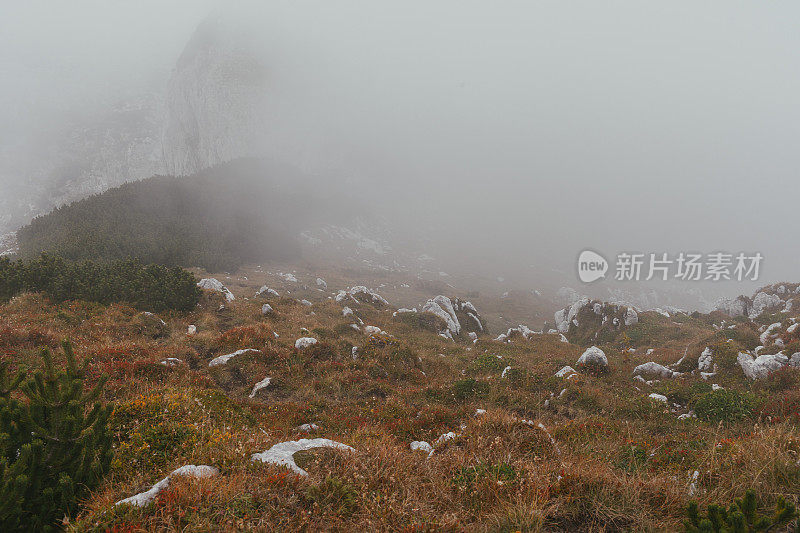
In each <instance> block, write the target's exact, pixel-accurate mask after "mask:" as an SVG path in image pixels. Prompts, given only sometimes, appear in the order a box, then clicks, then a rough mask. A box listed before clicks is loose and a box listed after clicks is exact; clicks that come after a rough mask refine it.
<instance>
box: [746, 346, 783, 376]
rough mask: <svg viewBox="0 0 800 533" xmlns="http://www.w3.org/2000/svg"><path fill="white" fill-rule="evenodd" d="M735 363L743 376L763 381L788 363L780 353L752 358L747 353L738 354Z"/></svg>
mask: <svg viewBox="0 0 800 533" xmlns="http://www.w3.org/2000/svg"><path fill="white" fill-rule="evenodd" d="M737 361H738V363H739V366H741V367H742V371H743V372H744V375H745V376H747V377H748V378H750V379H752V380H756V379H764V378H765V377H767V376H768V375H769V373H770V372H773V371H774V370H778V369H779V368H781V367H782V366H785V365H786V364H788V363H789V358H788V357H786V356H785V355H783V354H780V353H778V354H765V355H759V356H758V357H755V358H754V357H753V356H752V355H750V354H749V353H744V352H740V353H739V356H738V357H737Z"/></svg>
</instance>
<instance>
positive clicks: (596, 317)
mask: <svg viewBox="0 0 800 533" xmlns="http://www.w3.org/2000/svg"><path fill="white" fill-rule="evenodd" d="M554 318H555V323H556V329H557V330H558V331H559V332H560V333H567V332H569V330H570V327H573V326H574V327H576V328H578V327H581V326H586V327H604V326H608V325H611V326H613V327H614V328H621V327H622V326H623V325H624V326H632V325H634V324H638V323H639V315H638V313H637V312H636V310H635V309H634V308H633V307H628V306H620V305H616V304H610V303H606V302H601V301H599V300H590V299H589V298H587V297H583V298H580V299H579V300H577V301H576V302H574V303H573V304H572V305H569V306H567V307H564V308H563V309H560V310H559V311H557V312H556V314H555V316H554ZM581 319H583V321H584V322H587V323H584V324H582V322H581Z"/></svg>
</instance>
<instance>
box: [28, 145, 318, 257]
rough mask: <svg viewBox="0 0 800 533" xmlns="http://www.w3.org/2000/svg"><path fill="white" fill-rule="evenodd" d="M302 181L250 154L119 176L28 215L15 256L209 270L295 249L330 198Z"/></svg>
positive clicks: (291, 254) (290, 253)
mask: <svg viewBox="0 0 800 533" xmlns="http://www.w3.org/2000/svg"><path fill="white" fill-rule="evenodd" d="M303 183H304V180H303V176H302V175H300V174H299V173H298V172H296V171H294V170H292V169H287V168H284V167H280V166H278V165H274V164H270V163H268V162H266V161H263V160H257V159H244V160H237V161H233V162H230V163H226V164H221V165H218V166H216V167H213V168H211V169H208V170H205V171H202V172H200V173H198V174H195V175H193V176H187V177H170V176H156V177H152V178H150V179H146V180H143V181H139V182H134V183H127V184H124V185H122V186H120V187H117V188H114V189H111V190H108V191H106V192H104V193H101V194H98V195H95V196H92V197H90V198H87V199H84V200H80V201H78V202H74V203H72V204H70V205H67V206H63V207H60V208H58V209H55V210H54V211H52V212H51V213H49V214H47V215H43V216H40V217H37V218H35V219H34V220H33V221H32V222H31V223H30V224H29V225H27V226H25V227H23V228H21V229H20V230H19V232H18V234H17V238H18V241H19V254H20V256H22V257H23V258H31V257H35V256H38V255H39V254H40V253H41V252H49V253H53V254H56V255H59V256H61V257H64V258H66V259H70V260H74V261H81V260H95V261H112V260H116V259H126V258H128V257H134V258H138V259H140V260H141V261H143V262H147V263H158V264H163V265H168V266H172V265H181V266H186V267H192V266H200V267H203V268H207V269H210V270H235V269H236V268H237V267H238V266H240V265H241V264H242V263H243V262H246V261H249V262H254V261H262V260H266V259H285V258H292V257H297V256H298V254H299V243H298V240H297V236H298V235H299V233H300V231H301V230H302V229H303V228H305V227H307V225H308V224H313V222H314V221H315V220H319V217H320V216H322V214H330V209H328V208H326V207H325V206H326V202H327V200H328V199H325V198H322V197H320V196H318V195H314V194H311V192H310V191H307V190H306V189H305V187H304V185H303ZM329 218H331V217H329Z"/></svg>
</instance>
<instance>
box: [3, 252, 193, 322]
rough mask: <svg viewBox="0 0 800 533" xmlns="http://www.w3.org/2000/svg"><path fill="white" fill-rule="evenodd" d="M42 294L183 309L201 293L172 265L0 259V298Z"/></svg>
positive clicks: (149, 308)
mask: <svg viewBox="0 0 800 533" xmlns="http://www.w3.org/2000/svg"><path fill="white" fill-rule="evenodd" d="M26 291H28V292H43V293H45V294H46V295H47V296H49V297H50V298H52V299H53V300H55V301H56V302H63V301H66V300H86V301H90V302H98V303H101V304H110V303H113V302H123V303H127V304H130V305H132V306H134V307H136V308H137V309H140V310H143V311H153V312H160V311H165V310H168V309H174V310H178V311H188V310H191V309H193V308H194V307H195V306H196V305H197V302H198V301H199V300H200V294H201V291H200V289H199V288H198V287H197V280H196V279H195V277H194V275H193V274H192V273H191V272H188V271H186V270H183V269H182V268H178V267H172V268H168V267H164V266H160V265H144V264H142V263H140V262H139V261H137V260H133V259H131V260H126V261H116V262H113V263H108V264H102V265H101V264H97V263H92V262H90V261H85V262H82V263H73V262H70V261H66V260H64V259H62V258H60V257H56V256H50V255H45V254H43V255H41V256H40V257H39V258H38V259H34V260H32V261H23V260H19V261H11V260H9V259H8V258H0V301H4V300H8V299H10V298H12V297H14V296H16V295H17V294H19V293H21V292H26Z"/></svg>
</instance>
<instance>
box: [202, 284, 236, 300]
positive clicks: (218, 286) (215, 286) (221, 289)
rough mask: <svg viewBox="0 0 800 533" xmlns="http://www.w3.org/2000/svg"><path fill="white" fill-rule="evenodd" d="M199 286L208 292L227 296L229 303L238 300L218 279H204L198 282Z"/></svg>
mask: <svg viewBox="0 0 800 533" xmlns="http://www.w3.org/2000/svg"><path fill="white" fill-rule="evenodd" d="M197 286H198V287H200V288H201V289H206V290H208V291H216V292H220V293H222V295H223V296H225V300H227V301H229V302H232V301H233V300H235V299H236V297H235V296H234V295H233V293H232V292H231V291H229V290H228V288H227V287H226V286H225V285H223V284H222V282H221V281H220V280H218V279H217V278H203V279H201V280H200V281H199V282H197Z"/></svg>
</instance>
